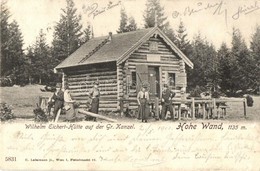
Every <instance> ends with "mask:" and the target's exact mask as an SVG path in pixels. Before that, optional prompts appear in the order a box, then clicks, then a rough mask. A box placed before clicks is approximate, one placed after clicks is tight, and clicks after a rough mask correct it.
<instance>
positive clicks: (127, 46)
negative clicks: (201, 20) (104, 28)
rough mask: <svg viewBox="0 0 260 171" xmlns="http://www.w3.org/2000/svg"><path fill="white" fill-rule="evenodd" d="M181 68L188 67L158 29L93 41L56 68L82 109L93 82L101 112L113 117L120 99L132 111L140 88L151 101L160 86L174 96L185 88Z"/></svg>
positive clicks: (184, 76) (179, 53)
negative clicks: (170, 89)
mask: <svg viewBox="0 0 260 171" xmlns="http://www.w3.org/2000/svg"><path fill="white" fill-rule="evenodd" d="M185 67H191V68H193V63H192V62H191V61H190V60H189V59H188V57H186V56H185V55H184V54H183V53H182V52H181V51H180V49H178V48H177V47H176V46H175V45H174V43H173V42H172V41H171V40H170V39H169V38H168V37H167V36H166V35H165V34H164V33H163V32H162V31H161V30H160V29H159V28H158V27H153V28H148V29H141V30H137V31H132V32H127V33H121V34H115V35H112V33H111V32H110V33H109V35H108V36H103V37H95V38H92V39H90V40H89V41H88V42H86V43H85V44H83V45H82V46H81V47H79V48H78V49H77V50H76V51H75V52H74V53H72V54H71V55H70V56H68V57H67V58H66V59H65V60H64V61H62V62H61V63H60V64H59V65H58V66H56V67H55V71H56V72H60V73H62V74H63V79H62V80H63V84H68V85H69V90H70V92H71V95H72V98H73V99H74V100H76V101H78V102H79V103H81V107H84V104H86V101H87V98H88V97H87V95H86V92H88V91H89V90H90V89H91V88H92V86H93V82H94V81H99V87H100V93H101V96H100V109H99V110H102V111H116V110H118V109H119V100H120V99H122V98H123V99H129V103H128V104H127V106H128V108H129V109H135V108H137V101H136V96H137V92H138V91H139V90H140V87H141V85H142V84H145V83H146V84H148V85H149V93H150V96H151V98H154V97H158V98H160V96H161V90H162V87H163V85H164V84H168V85H169V86H172V87H174V88H175V89H177V90H179V89H180V88H182V87H184V88H185V87H186V86H187V76H186V70H185Z"/></svg>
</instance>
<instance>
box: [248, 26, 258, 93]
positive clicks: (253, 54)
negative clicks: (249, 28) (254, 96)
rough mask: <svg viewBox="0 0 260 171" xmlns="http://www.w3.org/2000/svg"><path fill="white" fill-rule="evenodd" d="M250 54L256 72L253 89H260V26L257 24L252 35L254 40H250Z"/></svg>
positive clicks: (253, 69)
mask: <svg viewBox="0 0 260 171" xmlns="http://www.w3.org/2000/svg"><path fill="white" fill-rule="evenodd" d="M250 50H251V52H250V54H251V57H252V60H253V63H254V65H253V68H252V71H253V72H254V73H255V74H254V75H253V80H254V85H253V86H252V88H253V89H256V90H257V91H260V89H259V86H260V77H259V75H260V26H259V25H257V26H256V30H255V33H254V34H253V35H252V40H251V42H250Z"/></svg>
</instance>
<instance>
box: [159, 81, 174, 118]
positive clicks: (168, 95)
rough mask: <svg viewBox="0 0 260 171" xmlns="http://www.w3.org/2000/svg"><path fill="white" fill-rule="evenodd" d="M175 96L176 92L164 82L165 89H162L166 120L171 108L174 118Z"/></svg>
mask: <svg viewBox="0 0 260 171" xmlns="http://www.w3.org/2000/svg"><path fill="white" fill-rule="evenodd" d="M174 96H175V93H173V92H172V91H171V90H170V89H169V87H168V85H167V84H164V86H163V91H162V114H161V115H162V120H166V119H165V116H166V113H167V111H168V110H169V111H170V113H171V118H172V120H174V115H173V106H172V98H173V97H174Z"/></svg>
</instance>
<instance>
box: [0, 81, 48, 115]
mask: <svg viewBox="0 0 260 171" xmlns="http://www.w3.org/2000/svg"><path fill="white" fill-rule="evenodd" d="M42 87H43V86H42V85H27V86H25V87H0V94H1V102H6V103H7V104H9V105H12V107H13V112H14V114H15V115H16V116H19V115H33V109H34V108H36V103H39V96H48V97H49V96H51V94H52V93H50V92H42V91H41V90H40V88H42Z"/></svg>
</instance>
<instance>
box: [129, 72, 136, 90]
mask: <svg viewBox="0 0 260 171" xmlns="http://www.w3.org/2000/svg"><path fill="white" fill-rule="evenodd" d="M130 87H131V88H133V89H135V88H136V72H132V82H131V86H130Z"/></svg>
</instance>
